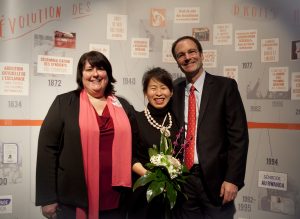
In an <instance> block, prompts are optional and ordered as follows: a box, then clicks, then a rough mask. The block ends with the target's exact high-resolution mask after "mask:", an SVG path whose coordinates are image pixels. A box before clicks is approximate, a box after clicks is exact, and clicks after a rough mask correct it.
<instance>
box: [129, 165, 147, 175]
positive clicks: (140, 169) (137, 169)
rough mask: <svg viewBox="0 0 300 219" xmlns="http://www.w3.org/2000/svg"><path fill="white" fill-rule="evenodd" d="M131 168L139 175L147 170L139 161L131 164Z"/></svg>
mask: <svg viewBox="0 0 300 219" xmlns="http://www.w3.org/2000/svg"><path fill="white" fill-rule="evenodd" d="M132 170H133V171H134V172H135V173H136V174H138V175H140V176H144V175H145V174H146V172H147V170H146V169H145V168H144V167H143V165H142V164H141V163H135V164H133V166H132Z"/></svg>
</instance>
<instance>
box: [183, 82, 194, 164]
mask: <svg viewBox="0 0 300 219" xmlns="http://www.w3.org/2000/svg"><path fill="white" fill-rule="evenodd" d="M194 90H195V87H194V85H192V86H191V89H190V95H189V106H188V108H189V109H188V124H187V134H186V140H187V141H189V142H190V144H189V146H188V147H187V148H186V149H185V158H184V163H185V165H186V166H187V168H188V169H191V167H192V166H193V165H194V148H195V146H194V145H195V129H196V98H195V93H194Z"/></svg>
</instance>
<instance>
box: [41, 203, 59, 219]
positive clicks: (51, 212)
mask: <svg viewBox="0 0 300 219" xmlns="http://www.w3.org/2000/svg"><path fill="white" fill-rule="evenodd" d="M57 208H58V203H54V204H50V205H45V206H42V214H43V215H44V216H45V217H46V218H51V219H56V218H57V217H56V211H57Z"/></svg>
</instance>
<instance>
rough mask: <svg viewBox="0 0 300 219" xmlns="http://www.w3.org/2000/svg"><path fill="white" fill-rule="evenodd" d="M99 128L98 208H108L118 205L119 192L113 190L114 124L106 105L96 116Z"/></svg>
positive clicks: (101, 209)
mask: <svg viewBox="0 0 300 219" xmlns="http://www.w3.org/2000/svg"><path fill="white" fill-rule="evenodd" d="M98 124H99V128H100V142H99V144H100V159H99V160H100V180H99V183H100V200H99V210H100V211H103V210H109V209H115V208H118V207H119V199H120V194H119V192H117V191H115V190H113V188H112V186H111V182H112V143H113V138H114V124H113V121H112V118H111V117H110V114H109V110H108V107H107V105H106V106H105V108H104V110H103V113H102V115H101V116H98Z"/></svg>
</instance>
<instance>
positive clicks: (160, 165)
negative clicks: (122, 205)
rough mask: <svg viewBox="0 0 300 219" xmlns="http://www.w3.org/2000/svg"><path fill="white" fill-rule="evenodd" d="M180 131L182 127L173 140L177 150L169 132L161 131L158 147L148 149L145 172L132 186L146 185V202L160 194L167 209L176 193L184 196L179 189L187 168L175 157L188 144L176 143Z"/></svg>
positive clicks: (170, 206) (173, 200) (173, 201)
mask: <svg viewBox="0 0 300 219" xmlns="http://www.w3.org/2000/svg"><path fill="white" fill-rule="evenodd" d="M182 132H183V129H181V130H180V132H179V133H178V134H177V136H176V141H175V142H174V146H175V147H178V146H179V147H180V148H179V150H177V152H175V149H174V148H173V144H172V141H171V139H170V136H169V133H168V132H162V134H161V139H160V145H159V147H157V146H156V145H153V148H150V149H149V157H150V163H147V164H146V167H147V168H148V171H147V173H146V174H145V175H144V176H141V177H140V178H139V179H138V180H137V181H136V182H135V184H134V186H133V190H135V189H137V188H138V187H140V186H148V187H147V193H146V197H147V201H148V202H151V200H152V199H153V198H154V197H156V196H158V195H162V196H163V198H164V200H165V202H166V204H167V206H169V208H168V209H169V210H170V209H172V208H173V207H174V206H175V204H176V200H177V195H178V193H181V194H182V195H183V196H184V197H186V195H185V194H184V193H183V192H182V190H181V185H182V184H183V183H185V179H186V177H187V173H188V169H187V168H186V166H185V164H182V163H181V162H180V161H179V159H177V155H178V154H179V153H181V152H182V149H184V148H185V147H187V146H188V145H189V142H187V141H185V142H184V144H181V145H179V144H178V140H179V138H180V135H181V133H182Z"/></svg>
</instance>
